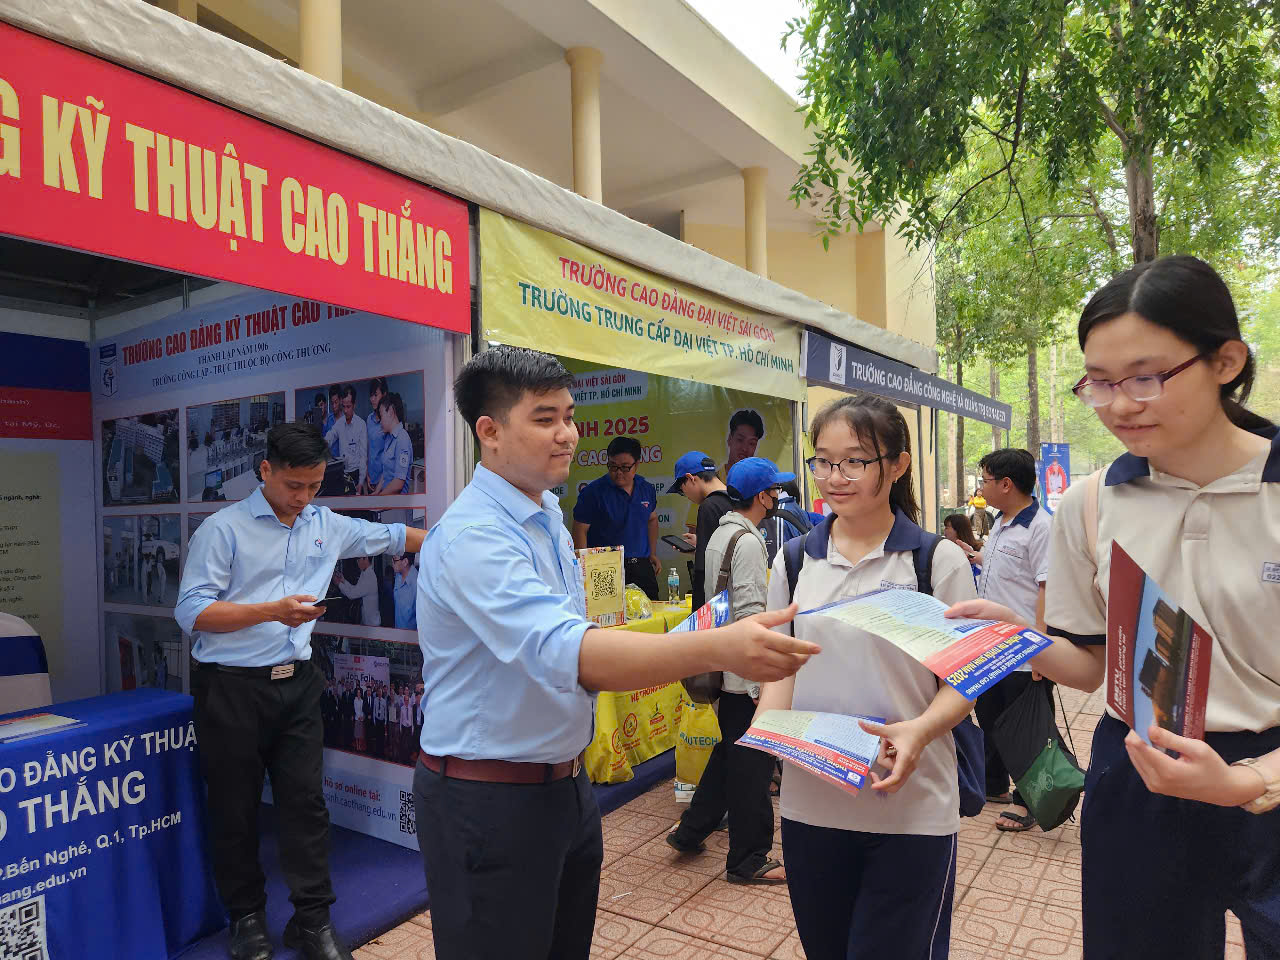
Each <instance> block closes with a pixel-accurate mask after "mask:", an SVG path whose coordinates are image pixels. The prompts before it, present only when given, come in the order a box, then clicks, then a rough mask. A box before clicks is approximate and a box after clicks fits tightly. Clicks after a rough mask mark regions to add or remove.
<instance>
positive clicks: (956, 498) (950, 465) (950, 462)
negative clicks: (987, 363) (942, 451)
mask: <svg viewBox="0 0 1280 960" xmlns="http://www.w3.org/2000/svg"><path fill="white" fill-rule="evenodd" d="M944 374H945V376H946V378H947V379H948V380H951V364H950V363H948V364H947V365H946V369H945V371H944ZM952 382H954V381H952ZM959 419H960V418H959V417H957V416H956V415H955V414H953V413H948V414H947V458H946V470H947V491H948V496H947V502H948V503H949V504H956V503H959V502H960V479H959V478H957V477H956V457H955V449H956V421H957V420H959Z"/></svg>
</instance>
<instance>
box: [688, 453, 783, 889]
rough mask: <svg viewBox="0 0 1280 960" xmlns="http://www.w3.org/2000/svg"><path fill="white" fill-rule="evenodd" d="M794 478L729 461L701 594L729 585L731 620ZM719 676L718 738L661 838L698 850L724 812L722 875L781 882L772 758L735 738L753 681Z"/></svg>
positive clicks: (764, 558) (759, 464)
mask: <svg viewBox="0 0 1280 960" xmlns="http://www.w3.org/2000/svg"><path fill="white" fill-rule="evenodd" d="M795 478H796V477H795V474H794V473H780V472H779V471H778V468H777V466H776V465H775V464H774V463H773V462H772V461H770V460H766V459H764V458H763V457H748V458H746V459H745V460H739V461H738V462H737V463H735V464H734V465H733V466H732V467H730V468H729V472H728V475H727V477H726V479H727V481H728V485H727V487H726V491H727V493H728V495H729V501H730V507H731V509H730V510H729V511H728V512H727V513H726V514H724V516H722V517H721V518H720V523H719V524H718V525H717V526H716V529H715V531H714V532H713V533H712V534H711V537H710V539H709V540H708V541H707V547H706V558H705V561H704V563H705V571H706V572H705V574H704V576H705V583H704V586H705V589H706V597H707V599H708V600H710V599H712V598H713V597H715V596H716V594H718V593H719V592H720V591H721V590H727V591H728V593H729V608H730V617H731V619H732V620H733V621H738V620H742V619H744V618H746V617H749V616H752V615H753V614H757V613H761V612H762V611H763V610H764V608H765V598H766V594H767V590H768V581H769V577H768V571H769V558H768V549H767V547H766V545H765V539H764V536H763V535H762V534H761V533H760V524H761V523H763V522H764V519H765V517H766V516H767V515H768V513H769V512H770V511H771V510H776V509H777V506H778V499H779V498H780V497H781V495H782V486H781V485H782V484H784V483H787V482H789V481H791V480H794V479H795ZM726 558H727V562H726ZM723 677H724V679H723V681H722V684H721V691H722V693H721V696H720V708H719V718H720V734H721V736H720V742H719V743H718V744H716V746H715V748H714V749H713V750H712V751H711V756H710V758H709V759H708V760H707V767H706V770H705V771H703V774H702V779H701V780H700V781H699V782H698V789H697V791H696V792H695V793H694V795H693V800H692V801H691V802H690V804H689V809H688V810H686V811H685V813H684V815H683V816H682V817H681V818H680V825H679V826H678V827H677V828H676V829H675V830H673V831H672V832H671V833H670V834H668V835H667V843H668V844H670V845H671V846H672V847H674V848H675V849H677V850H679V851H680V852H681V853H697V852H699V851H701V850H702V849H703V844H704V842H705V841H706V839H707V837H709V836H710V835H711V833H712V831H714V830H716V829H717V828H718V827H719V825H720V822H721V820H722V819H723V818H724V816H725V814H726V813H727V814H728V816H729V853H728V856H727V857H726V860H725V879H726V880H728V881H729V882H730V883H738V884H778V883H785V882H786V871H785V870H784V869H783V867H782V864H781V863H779V862H778V861H777V860H773V859H771V858H770V857H769V851H770V850H771V849H772V848H773V803H772V802H771V801H770V800H769V784H770V783H771V782H772V779H773V770H774V762H773V758H772V757H771V756H769V754H767V753H763V752H761V751H759V750H753V749H751V748H749V747H740V746H738V745H737V741H738V739H739V738H740V737H741V736H742V735H743V734H744V733H746V732H747V728H748V727H750V726H751V720H752V717H753V716H754V715H755V709H756V704H757V703H758V702H759V699H760V684H758V683H751V682H748V681H747V680H744V679H743V678H742V677H740V676H738V675H737V674H736V673H730V672H728V671H725V672H724V674H723Z"/></svg>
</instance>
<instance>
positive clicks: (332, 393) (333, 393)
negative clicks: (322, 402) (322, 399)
mask: <svg viewBox="0 0 1280 960" xmlns="http://www.w3.org/2000/svg"><path fill="white" fill-rule="evenodd" d="M329 397H330V398H333V397H339V398H341V397H342V387H340V386H338V385H337V384H336V383H335V384H334V385H333V386H332V387H330V388H329Z"/></svg>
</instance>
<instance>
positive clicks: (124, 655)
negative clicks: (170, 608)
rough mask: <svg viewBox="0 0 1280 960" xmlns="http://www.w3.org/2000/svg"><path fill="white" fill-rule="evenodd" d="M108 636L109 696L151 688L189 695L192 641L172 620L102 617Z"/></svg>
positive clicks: (110, 614) (126, 615)
mask: <svg viewBox="0 0 1280 960" xmlns="http://www.w3.org/2000/svg"><path fill="white" fill-rule="evenodd" d="M103 619H104V622H105V625H106V633H107V692H108V693H118V692H120V691H122V690H136V689H138V688H139V687H152V688H155V689H157V690H173V691H176V692H178V693H186V692H187V664H188V660H189V658H190V655H191V643H190V638H189V637H187V636H185V635H184V634H183V633H182V630H181V629H180V628H179V627H178V624H177V623H176V622H175V621H174V619H173V617H168V616H164V617H151V616H144V615H142V614H133V613H115V612H108V613H106V614H104V615H103Z"/></svg>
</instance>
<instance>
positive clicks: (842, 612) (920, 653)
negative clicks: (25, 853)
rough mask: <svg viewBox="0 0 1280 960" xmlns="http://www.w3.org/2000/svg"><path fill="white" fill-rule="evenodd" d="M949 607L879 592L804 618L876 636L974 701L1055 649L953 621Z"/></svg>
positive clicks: (1010, 628) (1011, 632)
mask: <svg viewBox="0 0 1280 960" xmlns="http://www.w3.org/2000/svg"><path fill="white" fill-rule="evenodd" d="M946 611H947V605H946V604H945V603H943V602H942V601H941V600H939V599H937V598H936V597H931V596H929V595H928V594H927V593H917V592H916V591H914V590H874V591H872V592H871V593H864V594H862V595H861V596H857V597H852V598H850V599H847V600H837V601H835V602H834V603H828V604H827V605H825V606H822V607H816V608H814V609H813V610H804V611H802V612H801V613H800V614H799V616H802V617H804V616H819V617H830V618H832V619H833V620H839V621H841V622H842V623H847V624H849V625H850V626H853V627H857V628H858V629H859V630H865V631H866V632H867V633H871V634H874V635H875V636H877V637H880V638H882V639H884V640H887V641H888V642H889V643H892V644H893V645H894V646H895V647H898V648H899V649H900V650H902V651H903V652H905V653H907V654H909V655H910V656H912V657H914V658H915V659H916V660H919V661H920V662H921V663H923V664H924V665H925V666H926V667H928V668H929V669H930V670H932V671H933V672H934V673H935V674H937V675H938V676H939V677H941V678H942V679H943V680H945V681H947V683H949V684H951V686H953V687H955V689H957V690H959V691H960V693H962V694H963V695H964V696H965V697H967V698H968V699H970V700H973V699H974V698H975V697H977V696H978V694H980V693H982V691H984V690H986V689H987V688H988V687H990V686H991V685H992V684H993V683H995V682H996V681H998V680H999V679H1000V678H1001V677H1003V676H1004V675H1005V674H1007V673H1009V672H1010V671H1012V670H1013V669H1014V668H1015V667H1017V666H1018V665H1019V664H1020V663H1022V662H1023V661H1025V660H1027V659H1029V658H1031V657H1034V656H1035V655H1036V654H1037V653H1039V652H1040V651H1041V650H1044V649H1045V648H1046V647H1048V646H1049V644H1050V643H1052V641H1051V640H1049V638H1048V637H1045V636H1043V635H1041V634H1039V633H1037V632H1036V631H1034V630H1031V629H1028V628H1026V627H1019V626H1017V625H1016V624H1012V623H1002V622H1000V621H998V620H948V619H947V618H946V616H944V614H945V613H946Z"/></svg>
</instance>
